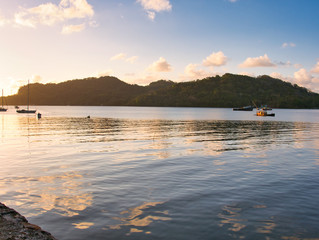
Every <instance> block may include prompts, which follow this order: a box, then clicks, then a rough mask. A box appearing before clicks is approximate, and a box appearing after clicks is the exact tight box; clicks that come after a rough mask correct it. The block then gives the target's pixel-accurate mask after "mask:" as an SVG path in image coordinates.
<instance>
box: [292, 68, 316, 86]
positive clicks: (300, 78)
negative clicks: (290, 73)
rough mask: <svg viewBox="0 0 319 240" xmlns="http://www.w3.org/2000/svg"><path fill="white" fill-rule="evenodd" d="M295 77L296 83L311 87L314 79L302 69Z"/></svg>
mask: <svg viewBox="0 0 319 240" xmlns="http://www.w3.org/2000/svg"><path fill="white" fill-rule="evenodd" d="M294 77H295V80H296V82H297V83H299V84H301V85H309V84H310V83H311V82H312V79H313V76H311V74H310V73H308V72H307V70H306V69H304V68H301V69H300V70H299V71H297V72H295V73H294Z"/></svg>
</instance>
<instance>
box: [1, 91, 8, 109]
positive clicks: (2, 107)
mask: <svg viewBox="0 0 319 240" xmlns="http://www.w3.org/2000/svg"><path fill="white" fill-rule="evenodd" d="M7 110H8V109H7V108H4V107H3V89H2V107H0V112H6V111H7Z"/></svg>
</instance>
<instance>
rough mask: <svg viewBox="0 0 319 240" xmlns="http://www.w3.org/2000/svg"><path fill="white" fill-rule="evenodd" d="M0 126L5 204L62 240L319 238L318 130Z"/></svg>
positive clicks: (203, 125) (75, 122)
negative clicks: (318, 203)
mask: <svg viewBox="0 0 319 240" xmlns="http://www.w3.org/2000/svg"><path fill="white" fill-rule="evenodd" d="M0 121H1V122H0V126H1V134H0V136H1V149H2V151H1V156H0V164H1V168H0V196H1V200H0V201H1V202H3V203H5V204H7V205H8V206H10V207H13V208H16V209H17V210H18V211H19V212H21V213H22V214H23V215H25V216H26V217H28V218H30V219H31V221H32V220H34V221H39V222H35V223H38V224H45V223H47V222H48V224H47V226H46V227H49V229H48V230H49V231H50V232H52V233H53V234H54V235H56V236H57V238H58V239H81V238H84V237H85V238H86V239H89V238H92V236H94V238H93V239H104V236H105V235H108V236H110V237H112V238H113V239H121V238H123V237H128V236H129V237H130V238H132V239H147V238H150V237H154V238H156V237H157V238H159V236H161V237H164V238H167V239H169V236H171V235H170V234H175V235H174V236H179V237H180V238H178V239H187V238H188V239H190V238H191V237H192V238H193V239H194V238H196V237H197V236H201V239H211V238H214V237H216V236H217V237H216V239H218V237H219V238H220V239H226V238H230V239H232V238H234V239H238V238H239V239H240V238H249V237H251V236H253V238H252V239H260V237H262V238H263V239H267V238H268V239H272V238H273V237H274V236H275V237H279V238H280V237H285V236H290V235H288V234H286V232H285V231H284V229H286V228H287V227H289V226H290V225H293V226H295V227H294V229H297V230H296V231H295V232H294V233H293V234H291V236H295V237H296V239H298V238H299V237H300V236H303V237H304V238H300V239H306V238H307V237H309V236H312V238H314V237H316V236H315V235H316V234H314V232H315V230H313V229H314V228H313V227H312V218H313V217H309V218H308V216H311V214H312V213H311V212H313V211H310V210H309V209H308V208H310V209H313V208H315V206H314V205H313V200H312V198H313V196H319V193H317V189H318V188H317V187H318V181H317V180H318V178H317V174H316V173H317V171H316V170H317V168H318V165H319V164H318V162H319V157H318V156H319V152H318V149H319V141H318V137H317V136H318V133H319V125H318V123H314V122H309V123H306V122H288V121H249V120H243V121H235V120H231V121H228V120H184V119H182V120H168V119H162V120H160V119H149V120H148V119H133V118H125V119H119V118H106V117H91V118H90V119H88V118H85V117H61V116H54V117H46V116H45V115H44V116H43V118H42V119H37V118H35V116H21V115H15V114H11V115H10V114H9V115H2V116H1V117H0ZM309 206H310V207H309ZM304 211H305V212H307V211H308V213H307V214H305V213H304ZM286 215H287V216H289V219H295V218H296V219H298V221H297V220H296V221H295V222H292V221H290V220H289V219H288V220H287V219H285V218H284V216H286ZM299 216H302V219H301V218H300V217H299ZM314 218H315V219H319V217H318V218H316V216H314ZM294 224H295V225H294ZM296 224H298V226H300V227H299V228H297V227H296ZM50 226H52V227H51V229H50ZM46 229H47V228H46ZM305 229H310V230H309V234H308V232H307V231H306V230H305ZM291 231H293V229H292V230H291ZM64 232H69V233H70V234H69V235H68V236H64V235H63V233H64ZM303 232H305V235H302V233H303ZM195 233H196V236H195V235H194V234H195ZM217 233H218V234H217ZM205 234H206V235H205ZM215 234H217V235H215ZM249 234H252V235H249ZM70 236H74V238H72V237H70ZM185 237H186V238H185ZM207 237H211V238H207ZM287 238H288V237H287Z"/></svg>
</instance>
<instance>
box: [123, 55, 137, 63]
mask: <svg viewBox="0 0 319 240" xmlns="http://www.w3.org/2000/svg"><path fill="white" fill-rule="evenodd" d="M137 59H138V56H132V57H129V58H127V59H125V61H126V62H129V63H132V64H133V63H135V62H136V60H137Z"/></svg>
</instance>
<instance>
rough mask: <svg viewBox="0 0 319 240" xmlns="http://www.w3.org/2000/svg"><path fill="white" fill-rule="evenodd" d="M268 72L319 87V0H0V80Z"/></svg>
mask: <svg viewBox="0 0 319 240" xmlns="http://www.w3.org/2000/svg"><path fill="white" fill-rule="evenodd" d="M225 73H233V74H244V75H249V76H254V77H257V76H260V75H270V76H272V77H275V78H279V79H282V80H284V81H287V82H291V83H292V84H298V85H299V86H303V87H306V88H308V89H309V90H311V91H314V92H317V93H319V1H318V0H305V1H302V0H10V1H7V0H0V88H1V89H3V90H4V95H11V94H15V93H16V92H17V90H18V88H19V87H20V86H22V85H26V84H27V82H28V80H30V82H33V83H34V82H39V83H43V84H45V83H58V82H63V81H67V80H72V79H82V78H88V77H100V76H115V77H117V78H119V79H121V80H122V81H125V82H127V83H130V84H138V85H147V84H149V83H151V82H154V81H157V80H160V79H165V80H172V81H175V82H183V81H192V80H196V79H202V78H205V77H209V76H215V75H223V74H225Z"/></svg>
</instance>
